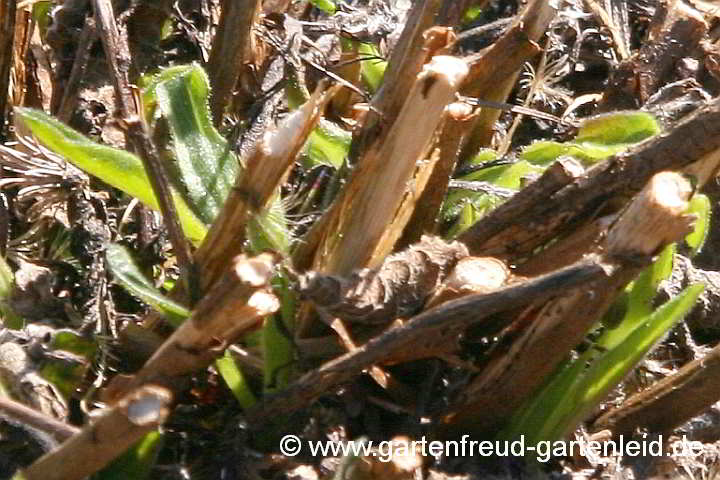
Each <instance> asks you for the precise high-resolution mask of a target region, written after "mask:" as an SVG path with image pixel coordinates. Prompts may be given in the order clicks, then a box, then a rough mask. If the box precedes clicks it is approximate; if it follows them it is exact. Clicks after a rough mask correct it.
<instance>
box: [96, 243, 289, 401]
mask: <svg viewBox="0 0 720 480" xmlns="http://www.w3.org/2000/svg"><path fill="white" fill-rule="evenodd" d="M274 260H275V259H274V258H273V256H272V255H270V254H262V255H259V256H257V257H253V258H247V257H246V256H244V255H240V256H238V257H236V258H235V259H234V260H233V261H232V265H231V268H230V270H229V271H227V272H226V274H225V275H224V276H223V277H222V278H221V279H220V280H219V281H218V282H217V283H216V284H215V285H213V287H212V289H211V290H210V291H209V292H208V293H207V294H206V295H205V296H204V297H203V298H202V300H201V301H200V302H199V303H198V305H197V307H196V308H195V310H194V311H193V314H192V316H191V317H190V318H189V319H187V320H186V321H185V322H184V323H183V324H182V325H181V326H180V327H179V328H178V329H177V330H175V332H173V334H172V335H171V336H170V338H168V339H167V340H166V341H165V342H164V343H163V344H162V346H161V347H160V348H159V349H158V350H157V351H156V352H155V353H154V354H153V356H152V357H151V358H150V360H148V361H147V362H146V363H145V365H144V366H143V367H142V369H140V371H139V372H137V373H136V374H135V375H133V376H132V377H124V376H116V377H115V379H113V382H112V383H111V384H110V386H109V387H108V391H107V397H108V398H109V399H113V398H118V397H119V396H120V395H122V394H124V393H125V392H129V391H132V390H133V389H135V388H138V387H140V386H142V385H144V384H148V383H155V384H160V385H163V386H166V387H169V388H171V389H173V388H177V387H178V386H179V383H180V382H181V381H182V379H183V377H184V376H185V375H188V374H190V373H193V372H196V371H199V370H202V369H203V368H206V367H207V366H208V365H209V364H210V362H212V360H214V359H215V357H217V356H218V355H220V354H221V353H222V352H223V351H224V350H225V348H226V347H227V346H228V345H230V344H231V343H233V342H234V341H236V340H237V339H238V338H239V337H240V336H241V335H242V334H244V333H247V332H248V331H250V330H252V329H254V328H256V327H257V326H258V325H259V323H260V322H261V320H262V318H263V317H265V316H267V315H269V314H271V313H274V312H275V311H277V309H278V308H279V307H280V304H279V301H278V299H277V298H276V297H275V295H273V293H272V289H271V286H270V280H271V278H272V275H273V271H274Z"/></svg>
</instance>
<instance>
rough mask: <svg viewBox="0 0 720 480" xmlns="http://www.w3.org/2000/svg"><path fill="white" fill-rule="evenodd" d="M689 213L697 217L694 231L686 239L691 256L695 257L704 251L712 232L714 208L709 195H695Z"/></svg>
mask: <svg viewBox="0 0 720 480" xmlns="http://www.w3.org/2000/svg"><path fill="white" fill-rule="evenodd" d="M688 213H692V214H695V216H696V217H697V220H695V226H694V227H693V231H692V232H691V233H689V234H688V236H687V237H685V243H687V244H688V246H689V247H690V249H691V255H692V256H694V255H697V254H698V252H700V250H702V247H703V245H705V240H706V239H707V235H708V232H709V230H710V215H711V213H712V207H711V205H710V199H709V198H708V197H707V195H703V194H701V193H697V194H695V195H693V198H692V199H691V200H690V206H689V207H688Z"/></svg>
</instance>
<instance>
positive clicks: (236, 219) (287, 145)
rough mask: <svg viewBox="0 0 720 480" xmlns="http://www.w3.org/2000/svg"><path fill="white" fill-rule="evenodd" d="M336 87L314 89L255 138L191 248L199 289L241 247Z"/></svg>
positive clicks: (215, 278)
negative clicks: (210, 221) (208, 224)
mask: <svg viewBox="0 0 720 480" xmlns="http://www.w3.org/2000/svg"><path fill="white" fill-rule="evenodd" d="M336 91H337V87H332V88H330V89H329V90H327V91H324V88H323V87H320V88H318V89H317V90H316V91H315V93H314V94H313V96H312V97H311V98H310V100H308V101H307V102H306V103H305V104H304V105H303V106H301V107H300V108H298V109H297V110H296V111H295V112H293V113H292V114H291V115H290V116H289V117H288V118H286V119H285V120H284V121H283V123H282V124H281V125H280V126H279V127H278V128H277V129H272V130H270V131H268V132H266V133H265V135H264V136H263V137H262V138H261V139H260V140H259V142H258V144H257V146H256V148H255V150H254V152H253V154H252V155H251V156H250V158H249V159H248V160H247V162H246V165H245V168H244V169H243V170H242V172H241V173H240V175H239V176H238V179H237V181H236V184H235V187H234V188H233V189H232V191H231V192H230V195H229V196H228V199H227V200H226V201H225V204H224V205H223V208H222V210H221V211H220V214H219V215H218V217H217V219H216V220H215V222H214V223H213V225H212V227H211V228H210V231H209V232H208V235H207V237H206V238H205V240H204V241H203V243H202V245H201V246H200V248H199V249H198V250H197V252H195V261H196V262H197V264H198V267H199V270H200V272H202V275H201V285H200V287H201V290H202V291H206V290H207V289H208V288H209V287H210V286H211V285H212V284H213V283H214V282H215V281H216V280H217V279H218V278H219V276H220V275H222V273H223V272H224V271H225V268H226V266H227V259H228V258H232V257H233V256H235V255H237V254H239V253H240V252H241V251H242V250H243V248H244V243H245V229H246V227H247V223H248V221H249V220H250V219H251V218H252V216H253V215H257V214H258V213H259V212H261V211H262V210H264V209H265V208H266V207H267V206H268V204H269V202H270V200H271V198H272V196H273V195H274V194H275V193H276V192H277V189H278V186H279V185H280V184H281V183H282V179H283V178H284V177H285V176H286V175H287V173H288V170H289V169H290V168H291V167H292V165H293V162H294V161H295V158H296V157H297V154H298V152H299V151H300V149H301V148H302V147H303V145H304V144H305V141H306V140H307V138H308V136H309V135H310V132H311V131H312V129H313V128H314V127H315V125H316V124H317V121H318V119H319V118H320V116H321V115H322V113H323V110H324V108H325V105H326V104H327V102H328V101H329V100H330V99H331V98H332V96H333V94H334V93H335V92H336Z"/></svg>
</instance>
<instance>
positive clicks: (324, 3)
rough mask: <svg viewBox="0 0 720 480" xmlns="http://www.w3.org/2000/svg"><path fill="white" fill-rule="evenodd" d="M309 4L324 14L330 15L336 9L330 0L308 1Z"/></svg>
mask: <svg viewBox="0 0 720 480" xmlns="http://www.w3.org/2000/svg"><path fill="white" fill-rule="evenodd" d="M310 3H312V4H313V6H314V7H316V8H319V9H320V10H322V11H323V12H325V13H329V14H330V15H332V14H333V13H335V11H336V10H337V7H336V6H335V2H333V1H332V0H310Z"/></svg>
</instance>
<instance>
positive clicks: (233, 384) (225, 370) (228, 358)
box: [215, 350, 257, 410]
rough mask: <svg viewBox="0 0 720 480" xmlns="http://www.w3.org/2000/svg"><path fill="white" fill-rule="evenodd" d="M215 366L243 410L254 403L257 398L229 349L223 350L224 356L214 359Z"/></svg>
mask: <svg viewBox="0 0 720 480" xmlns="http://www.w3.org/2000/svg"><path fill="white" fill-rule="evenodd" d="M215 368H217V370H218V373H219V374H220V376H221V377H222V378H223V380H225V383H226V384H227V386H228V388H229V389H230V391H231V392H232V393H233V396H235V398H236V399H237V401H238V403H239V404H240V406H241V407H242V408H243V410H247V409H248V408H250V407H252V406H253V405H255V403H256V402H257V399H256V398H255V395H253V392H252V389H250V386H249V385H248V384H247V382H246V381H245V376H244V375H243V373H242V370H240V368H239V367H238V366H237V364H236V363H235V359H234V358H233V357H232V354H231V353H230V351H229V350H226V351H225V356H223V357H221V358H218V359H217V360H215Z"/></svg>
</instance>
